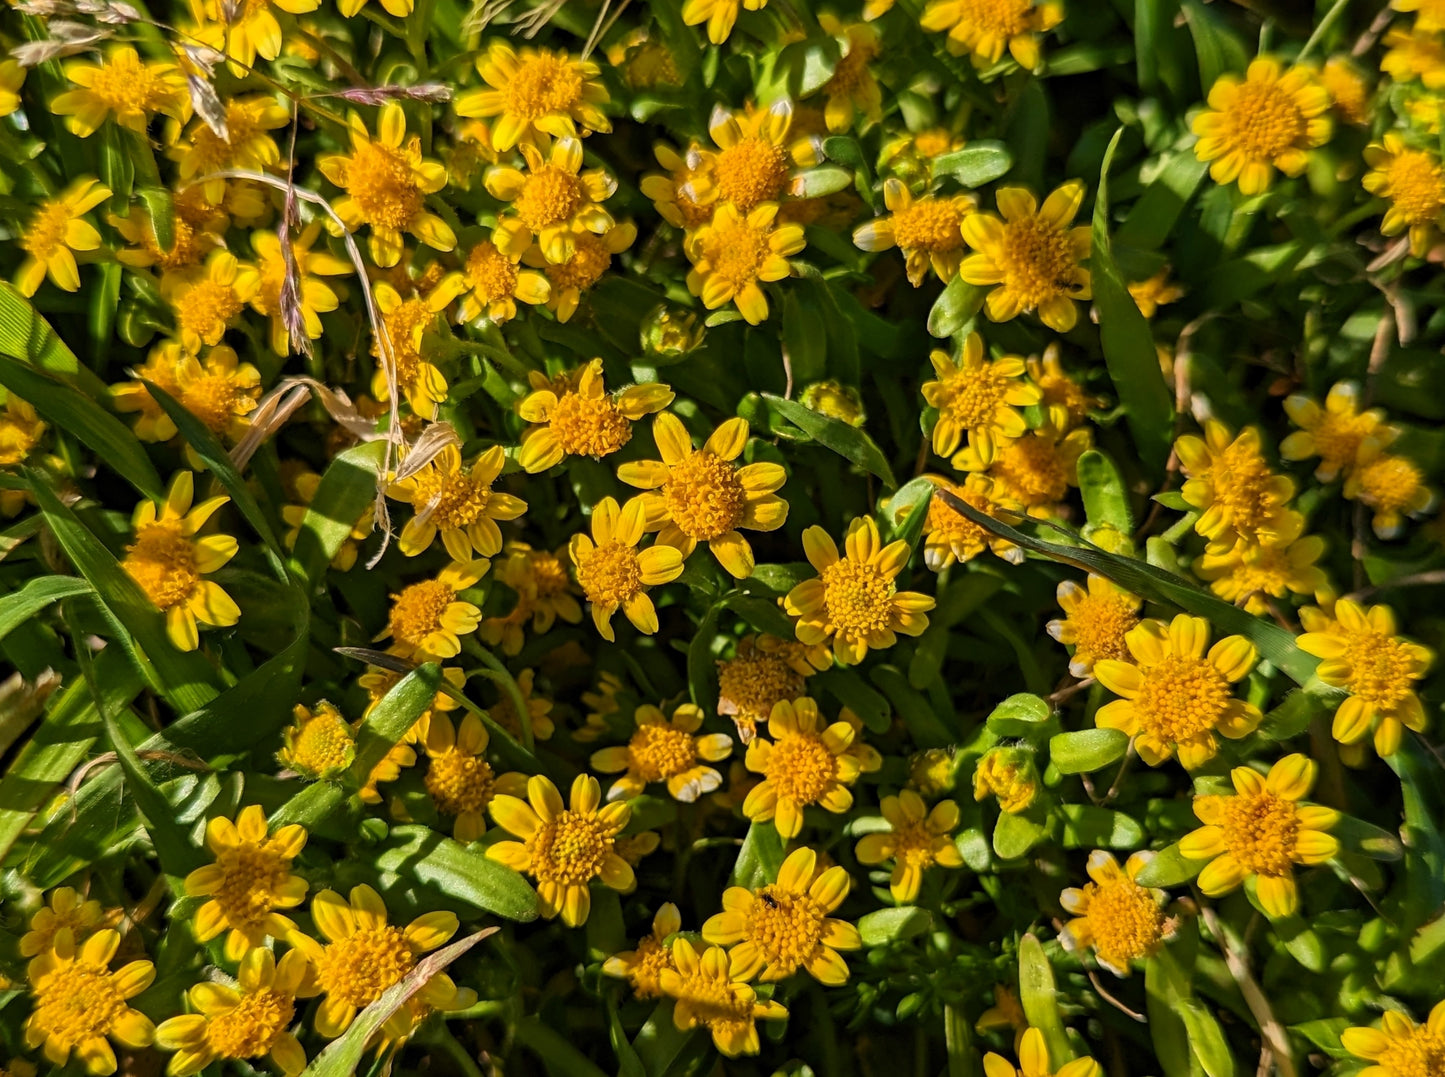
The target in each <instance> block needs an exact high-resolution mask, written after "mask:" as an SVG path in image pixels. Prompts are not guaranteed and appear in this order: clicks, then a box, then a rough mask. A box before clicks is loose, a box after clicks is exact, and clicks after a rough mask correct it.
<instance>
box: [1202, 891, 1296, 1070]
mask: <svg viewBox="0 0 1445 1077" xmlns="http://www.w3.org/2000/svg"><path fill="white" fill-rule="evenodd" d="M1199 915H1200V916H1201V917H1202V918H1203V920H1204V923H1205V926H1207V927H1208V928H1209V931H1210V933H1211V934H1212V935H1213V936H1214V938H1215V941H1216V942H1217V943H1218V944H1219V949H1220V951H1221V952H1222V953H1223V954H1224V964H1225V965H1226V967H1228V969H1229V974H1230V975H1231V976H1233V977H1234V982H1235V983H1236V984H1237V985H1238V986H1239V993H1240V994H1241V995H1243V996H1244V1003H1245V1005H1246V1006H1248V1007H1249V1012H1250V1013H1251V1014H1253V1015H1254V1019H1255V1021H1257V1022H1258V1023H1259V1032H1260V1035H1261V1036H1262V1037H1263V1038H1264V1044H1265V1046H1264V1049H1265V1050H1266V1051H1270V1052H1271V1053H1273V1055H1274V1059H1273V1062H1274V1066H1275V1068H1276V1069H1277V1070H1278V1071H1279V1074H1280V1077H1298V1075H1299V1070H1298V1069H1297V1068H1296V1067H1295V1062H1294V1055H1293V1054H1291V1053H1290V1046H1289V1035H1288V1033H1286V1032H1285V1030H1284V1026H1283V1025H1281V1024H1280V1023H1279V1019H1278V1018H1277V1017H1275V1015H1274V1009H1273V1007H1271V1006H1270V1004H1269V999H1268V998H1266V997H1265V994H1264V992H1263V991H1262V990H1261V989H1260V986H1259V982H1258V981H1257V980H1256V979H1255V978H1254V973H1252V972H1251V971H1250V968H1249V955H1248V954H1247V953H1243V952H1241V951H1240V950H1239V949H1237V948H1236V947H1235V946H1234V944H1233V943H1232V942H1230V940H1229V936H1228V935H1226V934H1225V930H1224V925H1223V924H1221V923H1220V921H1219V916H1218V914H1217V913H1215V911H1214V909H1213V907H1212V906H1210V905H1208V904H1206V903H1205V902H1202V901H1201V902H1200V903H1199ZM1261 1061H1263V1059H1261Z"/></svg>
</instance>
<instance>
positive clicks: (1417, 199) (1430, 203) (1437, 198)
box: [1385, 150, 1445, 224]
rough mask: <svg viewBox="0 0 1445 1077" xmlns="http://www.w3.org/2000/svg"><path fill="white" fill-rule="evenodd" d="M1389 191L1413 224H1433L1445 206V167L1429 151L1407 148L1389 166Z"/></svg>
mask: <svg viewBox="0 0 1445 1077" xmlns="http://www.w3.org/2000/svg"><path fill="white" fill-rule="evenodd" d="M1386 175H1387V180H1386V184H1387V185H1386V187H1385V193H1386V194H1387V195H1388V196H1389V198H1390V201H1391V202H1392V203H1393V204H1394V207H1395V209H1396V210H1398V211H1399V212H1400V214H1401V216H1403V217H1404V218H1405V220H1406V221H1407V222H1408V223H1409V224H1429V223H1430V222H1432V221H1434V220H1436V219H1438V218H1439V216H1440V211H1441V209H1445V169H1442V168H1441V167H1440V164H1439V162H1437V161H1436V160H1435V158H1434V157H1433V156H1431V155H1430V154H1428V153H1424V152H1422V151H1420V150H1406V151H1405V152H1403V153H1399V154H1396V155H1395V157H1394V159H1393V160H1392V161H1391V162H1390V163H1389V165H1388V167H1387V168H1386Z"/></svg>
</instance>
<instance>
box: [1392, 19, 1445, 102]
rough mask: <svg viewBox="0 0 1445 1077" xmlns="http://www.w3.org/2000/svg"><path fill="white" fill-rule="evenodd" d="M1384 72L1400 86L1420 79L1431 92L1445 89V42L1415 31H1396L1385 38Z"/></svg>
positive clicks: (1418, 29) (1424, 32)
mask: <svg viewBox="0 0 1445 1077" xmlns="http://www.w3.org/2000/svg"><path fill="white" fill-rule="evenodd" d="M1384 45H1385V50H1386V51H1385V55H1384V57H1383V58H1382V59H1381V60H1380V70H1381V71H1383V72H1384V73H1385V74H1387V75H1389V76H1390V77H1391V78H1392V79H1394V80H1395V81H1396V82H1414V81H1415V80H1416V79H1419V80H1420V81H1421V82H1423V83H1424V85H1425V89H1427V90H1438V89H1441V88H1442V87H1445V39H1442V38H1441V36H1440V35H1439V34H1437V33H1434V32H1431V31H1428V30H1423V29H1420V28H1415V29H1412V30H1405V29H1401V28H1396V29H1394V30H1391V31H1390V32H1389V33H1387V34H1386V35H1385V40H1384Z"/></svg>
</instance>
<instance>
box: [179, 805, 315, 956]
mask: <svg viewBox="0 0 1445 1077" xmlns="http://www.w3.org/2000/svg"><path fill="white" fill-rule="evenodd" d="M206 845H207V846H209V847H210V850H211V853H212V854H213V855H214V856H215V861H214V862H213V863H210V864H207V865H206V866H205V867H200V868H197V869H196V870H195V871H193V872H191V873H190V874H189V875H187V876H186V881H185V888H186V894H187V895H188V896H190V897H203V898H209V899H210V900H209V901H207V902H205V903H204V904H203V905H201V907H200V908H199V909H197V910H196V938H197V939H199V940H200V941H201V942H209V941H210V940H211V939H214V938H215V937H216V936H217V935H219V934H220V933H221V932H223V931H228V932H229V934H228V935H227V936H226V957H227V958H229V959H230V960H232V961H240V960H241V958H242V957H243V956H245V954H246V951H247V950H250V949H252V948H254V947H257V946H260V945H262V944H263V943H264V942H265V941H266V938H267V936H270V937H271V938H278V939H279V938H286V937H287V935H288V934H289V933H290V932H291V931H292V930H294V929H295V927H296V925H295V924H294V923H292V922H291V921H290V920H289V919H287V918H286V917H285V916H282V915H280V914H279V913H277V911H276V910H277V909H290V908H294V907H295V906H297V905H300V904H301V902H302V901H304V900H305V899H306V890H307V883H306V880H305V879H303V878H301V877H300V876H298V875H293V874H291V861H292V860H294V859H295V858H296V857H297V856H299V855H300V853H301V850H302V848H304V847H305V845H306V829H305V828H304V827H302V826H299V825H297V824H292V825H290V826H283V827H281V828H280V829H279V830H277V831H276V832H275V833H274V834H272V833H270V832H269V830H268V828H267V826H266V813H265V812H263V811H262V810H261V807H260V806H259V805H257V804H252V805H250V806H249V807H246V808H243V809H242V810H241V813H240V814H239V815H237V816H236V821H235V822H234V823H233V822H232V821H231V820H229V819H227V818H226V817H225V816H223V815H218V816H216V817H215V818H214V819H212V820H211V821H210V822H209V823H207V824H206Z"/></svg>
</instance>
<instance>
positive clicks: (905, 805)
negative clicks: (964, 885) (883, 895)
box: [853, 789, 963, 905]
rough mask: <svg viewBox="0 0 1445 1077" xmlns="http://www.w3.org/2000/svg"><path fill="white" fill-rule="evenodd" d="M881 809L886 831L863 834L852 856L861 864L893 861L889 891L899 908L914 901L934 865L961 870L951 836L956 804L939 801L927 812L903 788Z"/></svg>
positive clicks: (918, 798)
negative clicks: (925, 874)
mask: <svg viewBox="0 0 1445 1077" xmlns="http://www.w3.org/2000/svg"><path fill="white" fill-rule="evenodd" d="M881 807H882V811H883V818H884V819H886V820H888V829H887V830H885V831H880V832H879V833H876V834H865V835H863V837H862V838H861V839H860V840H859V842H858V844H857V846H856V847H855V848H854V852H853V855H854V856H856V857H857V858H858V863H860V864H882V863H883V862H884V861H887V860H891V861H893V874H892V876H891V877H890V878H889V880H888V890H889V892H890V893H892V895H893V900H894V901H896V902H898V903H899V904H900V905H907V904H909V903H911V902H913V901H915V900H916V899H917V898H918V891H919V888H920V887H921V886H922V885H923V873H924V872H925V871H927V870H928V869H929V868H931V867H934V866H935V865H936V866H938V867H941V868H961V867H963V857H962V855H961V854H960V853H959V851H958V846H957V845H955V844H954V842H953V837H952V833H953V831H954V830H956V829H957V828H958V805H957V804H956V803H954V802H953V801H952V800H940V801H939V802H938V803H937V804H935V805H934V806H933V810H932V811H929V810H928V805H927V804H925V803H924V801H923V798H922V797H921V796H919V795H918V794H917V793H915V792H913V790H911V789H904V790H902V791H901V792H900V793H899V794H898V795H897V796H890V797H884V798H883V801H882V805H881Z"/></svg>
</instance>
